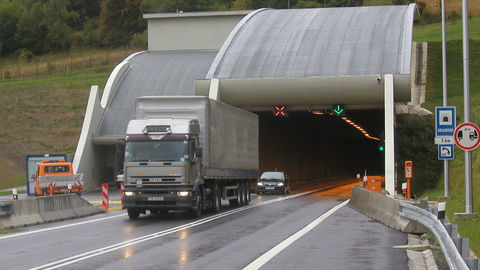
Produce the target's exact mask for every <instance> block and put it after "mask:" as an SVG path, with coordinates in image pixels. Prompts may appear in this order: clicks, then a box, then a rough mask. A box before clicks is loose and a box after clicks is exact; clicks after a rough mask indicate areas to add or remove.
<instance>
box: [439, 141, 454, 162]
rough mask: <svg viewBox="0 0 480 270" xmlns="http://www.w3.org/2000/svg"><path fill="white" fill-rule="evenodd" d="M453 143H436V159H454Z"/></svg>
mask: <svg viewBox="0 0 480 270" xmlns="http://www.w3.org/2000/svg"><path fill="white" fill-rule="evenodd" d="M453 149H454V147H453V144H439V145H438V159H441V160H443V159H454V154H453V153H454V152H453Z"/></svg>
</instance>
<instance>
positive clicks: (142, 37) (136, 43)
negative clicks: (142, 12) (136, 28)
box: [130, 30, 148, 48]
mask: <svg viewBox="0 0 480 270" xmlns="http://www.w3.org/2000/svg"><path fill="white" fill-rule="evenodd" d="M147 38H148V36H147V31H146V30H145V31H144V32H143V33H138V34H134V35H133V38H132V40H131V41H130V46H132V47H135V48H147V47H148V40H147Z"/></svg>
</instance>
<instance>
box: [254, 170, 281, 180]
mask: <svg viewBox="0 0 480 270" xmlns="http://www.w3.org/2000/svg"><path fill="white" fill-rule="evenodd" d="M260 180H285V177H284V175H283V173H282V172H264V173H263V174H262V176H260Z"/></svg>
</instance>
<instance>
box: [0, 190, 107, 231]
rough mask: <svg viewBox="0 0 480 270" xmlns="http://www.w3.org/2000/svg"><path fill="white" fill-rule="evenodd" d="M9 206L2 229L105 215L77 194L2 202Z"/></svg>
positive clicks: (2, 218)
mask: <svg viewBox="0 0 480 270" xmlns="http://www.w3.org/2000/svg"><path fill="white" fill-rule="evenodd" d="M1 204H4V205H9V206H8V211H3V212H4V215H0V229H4V228H14V227H22V226H28V225H35V224H41V223H45V222H49V221H55V220H63V219H69V218H75V217H83V216H89V215H94V214H99V213H103V212H104V211H103V210H102V209H101V208H99V207H97V206H94V205H92V204H90V203H89V202H87V201H85V200H84V199H83V198H82V197H80V196H78V195H77V194H62V195H55V196H42V197H35V198H26V199H19V200H7V201H2V202H1Z"/></svg>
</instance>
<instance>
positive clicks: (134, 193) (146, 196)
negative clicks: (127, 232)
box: [122, 188, 195, 210]
mask: <svg viewBox="0 0 480 270" xmlns="http://www.w3.org/2000/svg"><path fill="white" fill-rule="evenodd" d="M187 190H188V194H187V195H185V196H180V195H179V192H185V191H187ZM127 194H128V195H130V196H127ZM122 200H123V203H122V208H123V209H126V208H136V209H146V210H148V209H192V208H193V207H194V206H195V198H194V197H193V196H192V191H191V188H190V189H185V188H173V189H156V188H150V189H139V188H128V189H127V188H126V189H125V192H124V195H123V199H122Z"/></svg>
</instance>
